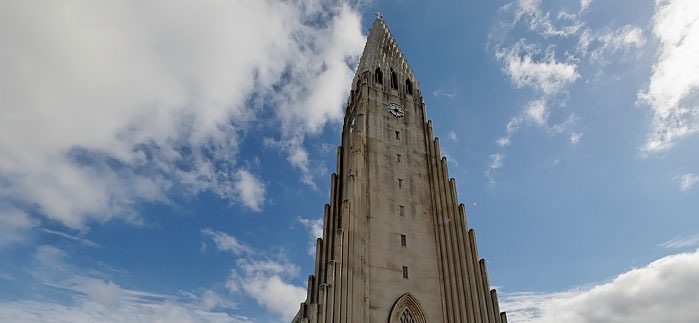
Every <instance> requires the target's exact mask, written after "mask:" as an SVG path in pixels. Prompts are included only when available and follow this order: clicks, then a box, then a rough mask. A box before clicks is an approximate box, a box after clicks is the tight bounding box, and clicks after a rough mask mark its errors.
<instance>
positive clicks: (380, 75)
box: [374, 67, 383, 84]
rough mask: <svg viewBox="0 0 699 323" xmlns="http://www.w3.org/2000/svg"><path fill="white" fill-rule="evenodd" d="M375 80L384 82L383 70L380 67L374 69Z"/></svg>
mask: <svg viewBox="0 0 699 323" xmlns="http://www.w3.org/2000/svg"><path fill="white" fill-rule="evenodd" d="M374 80H375V81H376V83H379V84H383V72H381V68H380V67H377V68H376V70H375V71H374Z"/></svg>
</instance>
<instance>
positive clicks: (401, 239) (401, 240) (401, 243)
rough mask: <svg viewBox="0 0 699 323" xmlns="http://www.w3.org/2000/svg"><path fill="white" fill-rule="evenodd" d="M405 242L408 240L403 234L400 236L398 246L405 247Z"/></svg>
mask: <svg viewBox="0 0 699 323" xmlns="http://www.w3.org/2000/svg"><path fill="white" fill-rule="evenodd" d="M407 240H408V238H406V236H405V235H404V234H401V235H400V245H401V246H407V245H408V243H407Z"/></svg>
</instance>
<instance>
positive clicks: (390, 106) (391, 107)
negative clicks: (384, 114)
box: [386, 103, 405, 118]
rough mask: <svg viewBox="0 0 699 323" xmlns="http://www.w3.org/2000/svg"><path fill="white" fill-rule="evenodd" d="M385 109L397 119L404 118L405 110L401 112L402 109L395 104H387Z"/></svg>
mask: <svg viewBox="0 0 699 323" xmlns="http://www.w3.org/2000/svg"><path fill="white" fill-rule="evenodd" d="M386 107H387V108H388V112H390V113H391V114H393V115H394V116H396V117H398V118H402V117H404V116H405V110H403V107H401V106H400V105H398V104H397V103H389V104H388V106H386Z"/></svg>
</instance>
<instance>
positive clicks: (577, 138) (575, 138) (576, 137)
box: [570, 132, 583, 145]
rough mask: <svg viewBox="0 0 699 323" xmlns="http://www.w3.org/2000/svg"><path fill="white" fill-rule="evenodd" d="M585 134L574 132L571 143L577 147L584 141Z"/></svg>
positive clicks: (571, 135)
mask: <svg viewBox="0 0 699 323" xmlns="http://www.w3.org/2000/svg"><path fill="white" fill-rule="evenodd" d="M582 136H583V133H582V132H572V133H571V134H570V143H571V144H573V145H575V144H577V143H579V142H580V140H581V139H582Z"/></svg>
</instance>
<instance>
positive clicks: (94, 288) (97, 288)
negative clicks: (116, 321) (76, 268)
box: [75, 278, 121, 309]
mask: <svg viewBox="0 0 699 323" xmlns="http://www.w3.org/2000/svg"><path fill="white" fill-rule="evenodd" d="M75 289H77V290H79V291H81V292H83V293H85V294H87V295H89V296H90V298H92V299H93V300H95V301H97V302H98V303H100V304H102V305H103V306H105V307H107V308H110V309H113V308H116V307H117V306H118V305H119V302H120V301H121V288H120V287H119V286H117V285H116V284H114V283H113V282H104V281H102V280H99V279H92V278H91V279H87V280H86V281H85V282H84V283H82V284H80V285H79V286H77V287H75Z"/></svg>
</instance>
